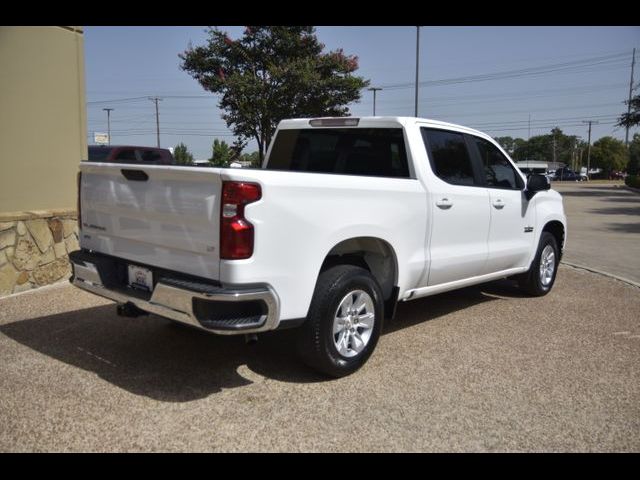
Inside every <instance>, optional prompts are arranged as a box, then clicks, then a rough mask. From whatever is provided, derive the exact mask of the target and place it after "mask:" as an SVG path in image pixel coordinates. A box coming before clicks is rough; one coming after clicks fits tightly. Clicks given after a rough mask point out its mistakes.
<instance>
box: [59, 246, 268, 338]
mask: <svg viewBox="0 0 640 480" xmlns="http://www.w3.org/2000/svg"><path fill="white" fill-rule="evenodd" d="M75 253H78V254H80V253H81V254H82V255H75V256H74V255H73V254H75ZM69 259H70V260H71V265H72V267H73V276H72V277H71V279H70V282H71V283H72V284H73V285H75V286H76V287H78V288H81V289H83V290H86V291H88V292H91V293H94V294H96V295H100V296H101V297H105V298H108V299H110V300H113V301H115V302H118V303H122V304H126V303H131V304H133V305H135V306H136V307H138V308H139V309H141V310H144V311H146V312H149V313H154V314H156V315H160V316H162V317H166V318H169V319H171V320H175V321H178V322H181V323H185V324H188V325H191V326H193V327H196V328H199V329H201V330H204V331H207V332H210V333H216V334H220V335H237V334H245V333H259V332H266V331H268V330H274V329H276V328H277V327H278V325H279V323H280V302H279V300H278V296H277V294H276V293H275V291H273V289H272V288H271V287H270V286H263V287H255V288H246V289H244V288H243V289H241V288H227V289H223V288H217V289H212V291H198V290H192V289H189V288H182V287H179V286H176V285H169V284H168V283H165V282H163V281H162V279H161V280H159V281H158V282H157V283H156V285H155V287H154V289H153V292H151V295H150V297H149V295H148V294H147V295H146V296H147V297H149V298H143V296H144V295H140V294H136V292H134V291H131V290H129V289H127V288H120V287H118V288H114V287H112V286H109V287H107V286H105V285H103V280H102V278H104V275H102V276H101V274H100V271H99V269H100V267H99V266H97V265H98V263H97V262H96V263H94V262H92V261H91V260H92V259H91V254H89V253H86V252H72V255H70V256H69ZM178 283H179V282H178ZM183 283H185V284H187V285H188V282H183ZM213 290H215V291H213ZM194 299H195V300H204V301H207V302H236V303H238V305H240V302H251V301H261V302H264V306H265V313H263V314H261V315H259V316H256V317H255V318H253V319H251V321H248V322H246V321H245V322H242V323H239V322H238V323H237V324H235V325H233V321H232V325H231V326H230V327H229V328H224V329H221V328H215V327H214V328H209V327H206V326H205V325H204V324H203V323H202V322H201V321H202V319H198V317H197V316H196V313H195V312H194ZM241 320H249V319H241Z"/></svg>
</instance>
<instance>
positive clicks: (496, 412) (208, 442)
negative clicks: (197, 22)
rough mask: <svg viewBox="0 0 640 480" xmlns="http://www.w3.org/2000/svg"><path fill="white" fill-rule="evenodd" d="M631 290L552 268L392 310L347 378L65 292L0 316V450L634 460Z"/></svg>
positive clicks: (273, 351)
mask: <svg viewBox="0 0 640 480" xmlns="http://www.w3.org/2000/svg"><path fill="white" fill-rule="evenodd" d="M639 292H640V290H638V289H637V288H634V287H631V286H628V285H626V284H624V283H621V282H618V281H615V280H610V279H607V278H605V277H602V276H599V275H595V274H592V273H589V272H586V271H583V270H575V269H573V268H570V267H564V266H563V267H561V269H560V271H559V274H558V279H557V282H556V286H555V288H554V290H553V291H552V293H550V294H549V295H548V296H546V297H543V298H526V297H522V296H521V295H520V294H519V292H518V291H517V290H516V289H515V288H514V286H513V285H512V284H511V283H509V282H506V281H501V282H495V283H491V284H488V285H484V286H483V287H481V288H467V289H464V290H461V291H459V292H452V293H447V294H443V295H438V296H435V297H431V298H427V299H420V300H416V301H413V302H408V303H405V304H402V305H400V306H399V308H398V314H397V318H396V319H395V320H394V321H393V322H389V323H388V324H387V325H386V326H385V331H384V334H383V336H382V338H381V341H380V343H379V344H378V347H377V349H376V352H375V353H374V355H373V356H372V358H371V359H370V360H369V362H368V363H367V364H366V365H365V367H364V368H363V369H362V370H360V371H359V372H357V373H356V374H354V375H352V376H349V377H347V378H343V379H340V380H331V381H328V380H325V379H323V378H320V377H318V376H316V375H315V374H314V373H312V372H310V371H309V370H307V369H306V368H305V367H304V366H303V365H301V364H300V363H298V361H297V360H296V358H295V356H294V355H293V354H292V349H291V343H292V339H293V335H294V334H295V331H284V332H274V333H271V334H267V335H264V336H262V338H261V340H260V342H259V343H258V344H257V345H255V346H253V347H248V346H245V345H244V342H243V339H242V338H238V337H231V338H226V337H217V336H213V335H207V334H203V333H200V332H198V331H194V330H190V329H187V328H181V327H176V326H174V325H171V324H170V323H169V322H168V321H165V320H163V319H161V318H158V317H154V316H150V317H142V318H138V319H126V318H121V317H118V316H116V315H115V306H114V305H113V304H112V303H110V302H108V301H106V300H102V299H99V298H97V297H95V296H92V295H90V294H88V293H85V292H82V291H80V290H77V289H75V288H73V287H71V286H68V285H62V286H55V287H51V288H45V289H41V290H39V291H33V292H28V293H25V294H21V295H17V296H13V297H8V298H4V299H0V451H12V452H13V451H337V452H344V451H636V452H637V451H638V450H640V368H638V367H639V366H640V322H639V319H640V295H639Z"/></svg>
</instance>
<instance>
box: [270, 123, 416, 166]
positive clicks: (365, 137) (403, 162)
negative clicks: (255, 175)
mask: <svg viewBox="0 0 640 480" xmlns="http://www.w3.org/2000/svg"><path fill="white" fill-rule="evenodd" d="M267 170H288V171H295V172H315V173H337V174H343V175H365V176H376V177H400V178H408V177H409V166H408V162H407V153H406V148H405V143H404V135H403V132H402V129H401V128H309V129H298V130H293V129H292V130H280V131H279V132H278V135H277V137H276V139H275V140H274V143H273V147H272V149H271V153H270V155H269V161H268V163H267Z"/></svg>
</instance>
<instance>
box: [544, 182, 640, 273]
mask: <svg viewBox="0 0 640 480" xmlns="http://www.w3.org/2000/svg"><path fill="white" fill-rule="evenodd" d="M552 188H554V189H555V190H557V191H559V192H560V193H561V194H562V197H563V202H564V208H565V212H566V214H567V218H568V231H569V237H568V243H567V251H566V255H565V257H564V260H566V261H568V262H572V263H575V264H578V265H585V266H588V267H591V268H594V269H596V270H600V271H604V272H608V273H612V274H614V275H616V276H619V277H622V278H626V279H629V280H631V281H633V282H635V283H638V284H640V194H638V193H635V192H632V191H630V190H627V189H626V188H624V187H622V186H621V185H616V184H597V183H587V182H553V184H552Z"/></svg>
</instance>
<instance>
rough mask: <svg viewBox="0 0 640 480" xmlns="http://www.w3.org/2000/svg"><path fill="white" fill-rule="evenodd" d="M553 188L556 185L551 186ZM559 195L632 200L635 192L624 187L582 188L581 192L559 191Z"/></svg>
mask: <svg viewBox="0 0 640 480" xmlns="http://www.w3.org/2000/svg"><path fill="white" fill-rule="evenodd" d="M551 188H554V185H553V184H551ZM558 193H559V194H560V195H562V196H563V197H608V198H630V197H632V196H633V192H630V191H629V190H626V189H624V188H622V187H618V188H616V187H598V186H593V187H580V189H579V190H567V191H563V190H558Z"/></svg>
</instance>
